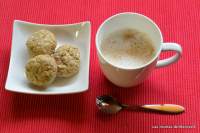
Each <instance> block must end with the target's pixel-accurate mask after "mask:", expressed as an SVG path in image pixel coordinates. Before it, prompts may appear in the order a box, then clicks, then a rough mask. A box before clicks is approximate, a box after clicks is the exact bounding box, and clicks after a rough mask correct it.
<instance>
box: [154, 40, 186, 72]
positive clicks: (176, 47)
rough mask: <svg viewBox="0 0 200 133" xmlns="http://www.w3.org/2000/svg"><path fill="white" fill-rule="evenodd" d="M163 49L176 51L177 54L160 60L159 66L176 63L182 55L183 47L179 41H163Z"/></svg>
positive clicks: (157, 65)
mask: <svg viewBox="0 0 200 133" xmlns="http://www.w3.org/2000/svg"><path fill="white" fill-rule="evenodd" d="M161 51H175V52H176V54H175V55H173V56H172V57H169V58H167V59H163V60H159V61H158V62H157V64H156V67H157V68H159V67H164V66H168V65H170V64H172V63H175V62H176V61H178V59H179V58H180V57H181V55H182V48H181V46H180V45H179V44H177V43H163V44H162V48H161Z"/></svg>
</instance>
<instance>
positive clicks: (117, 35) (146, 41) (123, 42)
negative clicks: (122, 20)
mask: <svg viewBox="0 0 200 133" xmlns="http://www.w3.org/2000/svg"><path fill="white" fill-rule="evenodd" d="M101 51H102V54H103V55H104V57H105V58H106V60H107V61H108V62H110V63H111V64H113V65H115V66H118V67H122V68H136V67H140V66H142V65H144V64H146V63H148V62H149V61H150V60H151V59H152V58H153V57H154V56H155V48H154V46H153V43H152V40H151V39H150V38H149V37H148V36H147V35H146V34H145V33H143V32H140V31H138V30H136V29H122V30H118V31H115V32H113V33H111V34H109V35H108V36H107V37H106V38H104V39H103V40H102V42H101Z"/></svg>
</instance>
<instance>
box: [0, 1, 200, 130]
mask: <svg viewBox="0 0 200 133" xmlns="http://www.w3.org/2000/svg"><path fill="white" fill-rule="evenodd" d="M199 7H200V1H199V0H189V1H188V0H182V1H178V0H177V1H175V0H167V1H161V0H160V1H158V0H101V1H100V0H98V1H92V0H91V1H89V0H43V1H41V0H29V1H27V0H5V1H0V132H1V133H5V132H6V133H9V132H10V133H13V132H15V133H22V132H25V133H29V132H33V133H34V132H38V133H40V132H41V133H43V132H48V133H51V132H59V133H60V132H61V133H62V132H74V133H75V132H78V133H79V132H87V133H88V132H92V133H93V132H96V133H101V132H103V133H104V132H119V133H120V132H135V133H137V132H138V133H142V132H144V133H147V132H150V133H158V132H162V133H188V132H191V133H198V132H200V130H199V122H200V115H199V110H200V105H199V100H200V98H199V97H200V91H199V89H200V82H199V74H200V67H199V62H200V45H199V42H200V37H199V30H200V10H199ZM125 11H132V12H138V13H142V14H144V15H147V16H149V17H150V18H152V19H153V20H154V21H155V22H156V23H157V24H158V25H159V27H160V29H161V30H162V32H163V36H164V40H165V41H174V42H177V43H180V44H181V46H182V47H183V56H182V58H181V60H180V61H179V62H178V63H176V64H173V65H171V66H169V67H166V68H161V69H157V70H155V71H154V72H153V73H152V75H151V76H150V77H149V78H148V79H147V80H146V81H145V82H144V83H143V84H141V85H140V86H138V87H136V88H129V89H124V88H119V87H116V86H114V85H112V84H111V83H110V82H109V81H107V80H106V79H105V77H104V76H103V74H102V72H101V71H100V68H99V64H98V60H97V56H96V50H95V41H94V39H95V33H96V31H97V28H98V26H99V25H100V24H101V23H102V21H103V20H104V19H106V18H107V17H109V16H111V15H113V14H116V13H119V12H125ZM14 19H19V20H25V21H30V22H35V23H48V24H62V23H74V22H79V21H85V20H90V21H91V23H92V40H91V64H90V87H89V91H87V92H84V93H82V94H74V95H62V96H34V95H24V94H14V93H11V92H6V91H5V88H4V86H5V81H6V77H7V70H8V66H9V58H10V49H11V38H12V24H13V20H14ZM168 55H170V53H169V54H165V55H164V56H168ZM102 94H112V95H113V96H115V97H117V98H118V99H119V100H120V101H122V102H124V103H129V104H131V103H132V104H133V103H134V104H136V103H138V104H144V103H176V104H181V105H183V106H185V107H186V112H185V113H183V114H181V115H161V114H152V113H144V112H127V111H124V112H120V113H119V114H117V115H114V116H108V115H104V114H101V113H99V112H98V109H97V108H96V106H95V97H96V96H98V95H102ZM176 126H178V127H177V128H176Z"/></svg>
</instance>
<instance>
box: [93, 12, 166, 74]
mask: <svg viewBox="0 0 200 133" xmlns="http://www.w3.org/2000/svg"><path fill="white" fill-rule="evenodd" d="M126 14H129V15H138V16H140V17H144V18H145V19H147V20H148V21H149V22H150V23H152V24H153V25H154V26H155V27H156V29H157V30H158V32H159V35H160V47H159V49H158V50H157V52H156V55H155V56H154V58H152V59H151V60H150V61H148V62H147V63H145V64H143V65H141V66H138V67H134V68H124V67H120V66H117V65H114V64H112V63H111V62H109V61H108V60H107V59H106V58H105V56H104V55H103V54H102V52H101V50H100V48H99V47H98V46H97V43H98V37H99V34H100V33H99V32H100V30H101V29H102V27H103V26H104V24H105V23H106V22H108V21H110V20H111V19H112V18H114V17H117V16H120V15H126ZM95 43H96V49H97V52H98V54H99V55H100V56H101V57H102V58H103V59H104V60H105V61H106V63H108V64H109V65H111V66H113V67H115V68H118V69H122V70H136V69H141V68H144V67H146V66H148V65H150V64H152V63H153V62H154V61H155V60H156V59H157V58H158V56H159V54H160V52H161V48H162V43H163V36H162V33H161V30H160V28H159V27H158V25H157V24H156V23H155V22H154V21H153V20H152V19H150V18H149V17H147V16H145V15H143V14H140V13H135V12H122V13H117V14H115V15H112V16H110V17H108V18H107V19H106V20H104V21H103V23H101V25H100V26H99V28H98V30H97V32H96V36H95Z"/></svg>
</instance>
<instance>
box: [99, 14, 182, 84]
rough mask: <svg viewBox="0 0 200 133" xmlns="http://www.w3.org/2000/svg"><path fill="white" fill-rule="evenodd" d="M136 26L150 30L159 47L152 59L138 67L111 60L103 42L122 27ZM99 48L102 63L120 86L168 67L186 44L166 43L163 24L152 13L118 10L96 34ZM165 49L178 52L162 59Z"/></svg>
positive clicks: (150, 34) (104, 71) (114, 81)
mask: <svg viewBox="0 0 200 133" xmlns="http://www.w3.org/2000/svg"><path fill="white" fill-rule="evenodd" d="M127 28H134V29H136V30H139V31H141V32H144V33H146V34H147V35H148V36H149V37H150V38H151V40H152V41H153V45H154V47H155V49H156V54H155V56H154V58H153V59H152V60H150V61H149V62H148V63H146V64H144V65H143V66H141V67H137V68H128V69H125V68H120V67H119V66H115V65H113V64H112V63H111V62H108V61H107V59H106V58H105V57H104V55H103V54H102V51H101V42H102V40H103V39H104V38H105V37H107V36H108V35H109V34H110V33H112V32H115V31H116V30H120V29H127ZM96 48H97V54H98V58H99V62H100V67H101V69H102V71H103V73H104V75H105V76H106V77H107V79H108V80H110V81H111V82H112V83H113V84H115V85H117V86H120V87H132V86H135V85H138V84H139V83H141V82H142V81H144V79H146V77H147V76H148V75H149V74H150V73H151V71H152V70H153V69H154V68H155V67H157V68H159V67H164V66H167V65H169V64H172V63H174V62H176V61H177V60H178V59H179V58H180V56H181V54H182V48H181V46H180V45H178V44H177V43H163V37H162V34H161V31H160V29H159V27H158V26H157V25H156V24H155V23H154V22H153V21H152V20H151V19H150V18H148V17H146V16H144V15H141V14H138V13H131V12H125V13H120V14H116V15H114V16H112V17H110V18H108V19H107V20H105V21H104V22H103V23H102V24H101V26H100V27H99V29H98V31H97V34H96ZM161 51H175V52H176V53H175V55H173V56H172V57H169V58H167V59H163V60H159V55H160V53H161Z"/></svg>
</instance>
